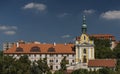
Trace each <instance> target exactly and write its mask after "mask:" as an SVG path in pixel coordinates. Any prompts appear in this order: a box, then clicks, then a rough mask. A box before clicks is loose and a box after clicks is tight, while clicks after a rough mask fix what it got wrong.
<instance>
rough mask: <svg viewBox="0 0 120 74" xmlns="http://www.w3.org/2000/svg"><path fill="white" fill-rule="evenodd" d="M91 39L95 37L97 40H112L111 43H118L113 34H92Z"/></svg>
mask: <svg viewBox="0 0 120 74" xmlns="http://www.w3.org/2000/svg"><path fill="white" fill-rule="evenodd" d="M90 37H94V38H96V39H107V40H111V41H116V40H115V36H113V35H111V34H92V35H90Z"/></svg>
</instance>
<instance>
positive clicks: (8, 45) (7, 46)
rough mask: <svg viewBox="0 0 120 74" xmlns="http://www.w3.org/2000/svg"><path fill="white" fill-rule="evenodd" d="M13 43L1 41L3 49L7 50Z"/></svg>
mask: <svg viewBox="0 0 120 74" xmlns="http://www.w3.org/2000/svg"><path fill="white" fill-rule="evenodd" d="M13 44H14V43H10V42H6V43H3V50H8V49H10V48H11V47H12V46H13Z"/></svg>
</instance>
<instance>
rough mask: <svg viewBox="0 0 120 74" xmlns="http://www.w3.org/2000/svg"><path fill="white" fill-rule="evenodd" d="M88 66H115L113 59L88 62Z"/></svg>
mask: <svg viewBox="0 0 120 74" xmlns="http://www.w3.org/2000/svg"><path fill="white" fill-rule="evenodd" d="M88 66H89V67H115V66H116V60H115V59H96V60H89V62H88Z"/></svg>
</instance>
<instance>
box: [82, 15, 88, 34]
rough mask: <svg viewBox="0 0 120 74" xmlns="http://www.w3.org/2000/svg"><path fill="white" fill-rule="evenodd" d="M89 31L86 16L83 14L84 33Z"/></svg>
mask: <svg viewBox="0 0 120 74" xmlns="http://www.w3.org/2000/svg"><path fill="white" fill-rule="evenodd" d="M86 32H87V25H86V18H85V15H84V16H83V24H82V33H86Z"/></svg>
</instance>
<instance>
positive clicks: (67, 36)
mask: <svg viewBox="0 0 120 74" xmlns="http://www.w3.org/2000/svg"><path fill="white" fill-rule="evenodd" d="M69 37H71V36H70V35H69V34H67V35H63V36H62V38H69Z"/></svg>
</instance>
